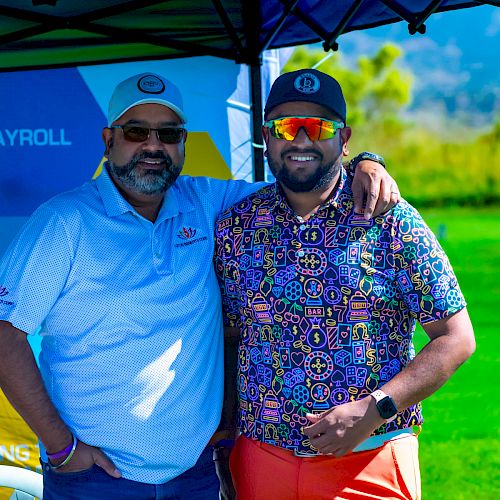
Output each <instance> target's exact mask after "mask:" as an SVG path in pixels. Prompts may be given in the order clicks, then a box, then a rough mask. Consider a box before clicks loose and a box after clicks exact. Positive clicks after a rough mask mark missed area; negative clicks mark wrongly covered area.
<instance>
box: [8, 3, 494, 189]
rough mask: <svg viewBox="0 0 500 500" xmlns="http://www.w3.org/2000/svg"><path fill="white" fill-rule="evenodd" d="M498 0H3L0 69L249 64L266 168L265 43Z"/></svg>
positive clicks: (258, 161) (259, 171) (260, 168)
mask: <svg viewBox="0 0 500 500" xmlns="http://www.w3.org/2000/svg"><path fill="white" fill-rule="evenodd" d="M485 4H488V5H493V6H500V0H489V1H461V0H411V1H409V0H337V1H335V2H333V1H325V0H261V1H259V2H257V1H252V0H169V1H165V0H163V1H161V0H106V1H103V0H73V1H62V0H17V1H16V2H15V5H16V6H15V7H13V6H12V1H11V0H0V71H18V70H25V69H41V68H56V67H65V66H84V65H89V64H99V63H109V62H119V61H121V62H123V61H138V60H141V61H144V60H148V59H167V58H179V57H192V56H200V55H211V56H216V57H221V58H225V59H230V60H234V61H235V62H236V63H242V64H247V65H249V66H250V68H251V71H250V79H251V81H250V86H251V98H252V103H253V107H252V114H253V120H252V122H253V123H252V129H253V130H252V137H253V143H254V147H255V150H254V159H255V160H254V161H255V163H254V165H255V167H254V177H255V179H256V180H261V179H263V178H264V163H263V156H262V151H261V145H260V142H261V139H260V125H261V118H262V96H261V77H260V61H261V54H262V52H263V51H264V50H267V49H272V48H279V47H286V46H294V45H300V44H305V43H315V42H321V41H322V42H323V46H324V48H325V50H330V49H332V50H337V48H338V41H337V40H338V38H339V37H340V35H342V34H344V33H348V32H350V31H354V30H362V29H367V28H372V27H376V26H381V25H384V24H389V23H394V22H398V21H405V22H407V23H408V30H409V33H410V34H414V33H417V32H418V33H425V21H426V20H427V19H428V17H429V16H430V15H432V14H433V13H435V12H443V11H448V10H455V9H461V8H467V7H474V6H478V5H485Z"/></svg>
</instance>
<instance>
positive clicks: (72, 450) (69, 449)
mask: <svg viewBox="0 0 500 500" xmlns="http://www.w3.org/2000/svg"><path fill="white" fill-rule="evenodd" d="M77 444H78V439H76V437H75V435H73V443H72V444H71V445H70V446H68V447H67V448H64V450H61V451H58V452H57V453H50V454H49V453H47V458H48V459H49V467H50V468H51V469H53V470H55V469H60V468H61V467H64V466H65V465H66V464H67V463H68V462H69V461H70V460H71V459H72V458H73V455H74V454H75V450H76V445H77ZM66 452H68V456H67V457H66V458H65V459H64V460H63V461H62V462H61V463H60V464H59V465H52V462H51V458H52V459H57V458H61V457H63V456H64V453H66Z"/></svg>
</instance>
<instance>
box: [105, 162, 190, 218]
mask: <svg viewBox="0 0 500 500" xmlns="http://www.w3.org/2000/svg"><path fill="white" fill-rule="evenodd" d="M96 183H97V189H98V191H99V194H100V196H101V199H102V202H103V204H104V208H105V209H106V213H107V214H108V215H109V216H110V217H117V216H119V215H122V214H124V213H127V212H132V213H137V210H135V208H134V207H133V206H132V205H131V204H130V203H129V202H128V201H127V200H126V199H125V198H124V197H123V196H122V195H121V193H120V191H118V188H117V187H116V186H115V183H114V182H113V180H112V179H111V176H110V175H109V172H108V167H107V163H105V164H104V166H103V168H102V172H101V174H100V175H99V177H97V179H96ZM191 210H194V205H193V203H192V202H191V200H190V199H189V198H188V197H187V196H182V194H181V193H180V190H179V187H178V185H177V182H176V183H175V184H174V185H173V186H171V187H170V189H169V190H168V191H167V193H166V195H165V198H164V199H163V203H162V206H161V208H160V213H159V214H158V218H157V219H156V222H155V223H158V222H161V221H163V220H165V219H169V218H172V217H175V216H176V215H179V213H183V212H190V211H191Z"/></svg>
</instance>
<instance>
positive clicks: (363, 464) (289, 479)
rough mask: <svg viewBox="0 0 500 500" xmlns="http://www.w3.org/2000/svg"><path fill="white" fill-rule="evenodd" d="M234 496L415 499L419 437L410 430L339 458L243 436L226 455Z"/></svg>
mask: <svg viewBox="0 0 500 500" xmlns="http://www.w3.org/2000/svg"><path fill="white" fill-rule="evenodd" d="M230 466H231V473H232V476H233V481H234V485H235V488H236V494H237V499H238V500H323V499H324V500H326V499H328V500H348V499H349V500H351V499H356V500H358V499H371V500H373V499H375V498H383V499H398V500H401V499H404V500H409V499H411V500H417V499H420V498H421V494H420V469H419V465H418V442H417V438H416V437H415V436H413V435H411V434H409V435H407V436H405V437H401V438H399V439H394V440H393V441H389V442H387V443H386V444H385V445H383V446H381V447H380V448H377V449H375V450H369V451H360V452H356V453H350V454H348V455H345V456H343V457H340V458H335V457H332V456H327V455H320V456H317V457H311V458H301V457H296V456H294V455H293V453H292V452H290V451H288V450H285V449H283V448H278V447H276V446H272V445H269V444H265V443H261V442H258V441H254V440H252V439H249V438H247V437H245V436H240V437H239V438H238V439H237V440H236V444H235V447H234V449H233V452H232V453H231V459H230Z"/></svg>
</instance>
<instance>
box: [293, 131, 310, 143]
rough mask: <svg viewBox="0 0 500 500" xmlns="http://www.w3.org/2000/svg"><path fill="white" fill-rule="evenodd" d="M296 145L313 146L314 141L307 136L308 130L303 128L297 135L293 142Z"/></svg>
mask: <svg viewBox="0 0 500 500" xmlns="http://www.w3.org/2000/svg"><path fill="white" fill-rule="evenodd" d="M293 143H294V144H303V145H311V144H312V143H313V141H311V139H309V136H308V135H307V132H306V129H305V128H304V127H302V128H301V129H300V130H299V131H298V132H297V135H296V136H295V138H294V140H293Z"/></svg>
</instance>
